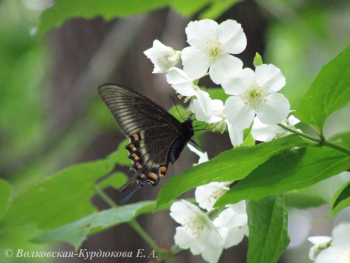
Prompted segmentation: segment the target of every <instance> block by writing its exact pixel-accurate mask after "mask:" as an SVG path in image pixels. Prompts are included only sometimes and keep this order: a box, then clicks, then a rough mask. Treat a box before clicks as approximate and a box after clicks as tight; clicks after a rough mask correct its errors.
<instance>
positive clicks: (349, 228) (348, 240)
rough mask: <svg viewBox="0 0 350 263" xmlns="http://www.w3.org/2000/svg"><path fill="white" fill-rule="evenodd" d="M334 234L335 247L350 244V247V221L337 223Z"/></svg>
mask: <svg viewBox="0 0 350 263" xmlns="http://www.w3.org/2000/svg"><path fill="white" fill-rule="evenodd" d="M332 236H333V238H334V244H333V245H334V246H335V247H339V248H343V247H347V246H349V249H350V223H340V224H339V225H337V226H336V227H335V228H334V229H333V232H332ZM349 259H350V258H349Z"/></svg>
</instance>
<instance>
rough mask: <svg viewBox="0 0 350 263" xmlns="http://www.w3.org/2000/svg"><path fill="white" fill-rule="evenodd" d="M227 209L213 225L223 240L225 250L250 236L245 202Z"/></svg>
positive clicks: (228, 206) (229, 206)
mask: <svg viewBox="0 0 350 263" xmlns="http://www.w3.org/2000/svg"><path fill="white" fill-rule="evenodd" d="M226 207H227V209H226V210H224V211H223V212H221V213H220V215H219V216H218V217H217V218H216V219H215V220H214V222H213V223H214V225H215V226H216V227H217V228H218V230H219V233H220V236H221V238H222V239H223V242H224V248H229V247H232V246H235V245H237V244H238V243H240V242H241V241H242V239H243V237H244V235H246V236H248V216H247V212H246V203H245V201H244V200H243V201H240V202H238V203H236V204H233V205H227V206H226Z"/></svg>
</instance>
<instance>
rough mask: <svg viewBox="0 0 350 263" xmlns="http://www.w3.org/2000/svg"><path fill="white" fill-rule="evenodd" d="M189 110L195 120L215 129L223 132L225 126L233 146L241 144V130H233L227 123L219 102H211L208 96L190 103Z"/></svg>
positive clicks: (223, 107)
mask: <svg viewBox="0 0 350 263" xmlns="http://www.w3.org/2000/svg"><path fill="white" fill-rule="evenodd" d="M190 109H191V111H192V112H193V113H195V114H196V119H197V120H199V121H205V122H206V123H213V124H214V127H215V129H218V130H221V131H222V132H224V131H225V129H226V126H227V127H228V133H229V136H230V139H231V143H232V145H233V146H238V145H241V144H242V143H243V130H241V129H236V128H233V126H232V125H231V124H230V123H229V122H228V121H227V119H226V115H225V112H224V110H225V106H224V103H223V102H222V101H221V100H212V99H210V97H209V96H202V101H198V100H193V101H192V103H191V105H190Z"/></svg>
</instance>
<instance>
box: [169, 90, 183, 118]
mask: <svg viewBox="0 0 350 263" xmlns="http://www.w3.org/2000/svg"><path fill="white" fill-rule="evenodd" d="M170 98H171V99H172V100H173V102H174V105H175V108H176V110H177V113H179V115H180V117H181V118H182V119H183V120H184V117H182V115H181V113H180V112H179V109H178V108H177V104H176V102H175V99H174V97H172V96H170Z"/></svg>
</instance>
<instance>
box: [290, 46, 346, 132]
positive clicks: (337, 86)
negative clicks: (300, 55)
mask: <svg viewBox="0 0 350 263" xmlns="http://www.w3.org/2000/svg"><path fill="white" fill-rule="evenodd" d="M349 57H350V45H349V46H348V47H347V48H345V49H344V50H343V51H342V52H341V53H339V55H338V56H336V57H335V58H334V59H333V60H331V61H330V62H329V63H327V64H326V65H324V66H323V67H322V69H321V71H320V73H319V74H318V75H317V77H316V79H315V80H314V82H313V83H312V84H311V87H310V88H309V90H308V92H307V93H306V94H305V96H304V97H303V98H302V99H301V101H300V103H299V106H298V109H297V111H296V117H297V118H298V119H299V120H301V121H303V122H306V123H308V124H310V125H314V126H315V127H317V128H318V129H319V130H320V131H322V128H323V124H324V121H325V119H326V118H327V117H328V116H329V115H331V114H332V113H333V112H335V111H337V110H340V109H341V108H343V107H345V106H346V105H347V104H348V103H349V102H350V60H349Z"/></svg>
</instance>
